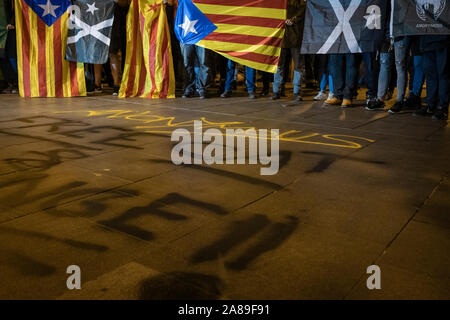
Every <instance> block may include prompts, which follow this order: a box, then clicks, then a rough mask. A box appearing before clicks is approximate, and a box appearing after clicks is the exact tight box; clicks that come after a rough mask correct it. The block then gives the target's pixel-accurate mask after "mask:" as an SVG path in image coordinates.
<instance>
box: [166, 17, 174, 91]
mask: <svg viewBox="0 0 450 320" xmlns="http://www.w3.org/2000/svg"><path fill="white" fill-rule="evenodd" d="M165 28H166V33H167V35H168V37H169V39H167V41H169V68H170V70H169V75H170V79H169V90H168V91H167V98H171V99H173V98H175V70H174V67H173V58H172V57H173V56H172V44H171V43H170V29H169V23H166V24H165Z"/></svg>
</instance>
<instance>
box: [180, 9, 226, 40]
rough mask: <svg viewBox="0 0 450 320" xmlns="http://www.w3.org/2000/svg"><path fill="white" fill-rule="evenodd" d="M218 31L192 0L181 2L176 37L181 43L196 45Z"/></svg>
mask: <svg viewBox="0 0 450 320" xmlns="http://www.w3.org/2000/svg"><path fill="white" fill-rule="evenodd" d="M216 29H217V26H216V25H214V23H212V22H211V20H209V19H208V17H206V16H205V15H204V14H203V13H202V12H201V11H200V9H199V8H197V6H196V5H195V4H193V3H192V1H191V0H181V1H179V4H178V9H177V16H176V17H175V35H176V36H177V38H178V40H180V42H181V43H186V44H195V43H197V42H199V41H200V40H202V39H203V38H205V37H206V36H207V35H208V34H210V33H211V32H213V31H214V30H216Z"/></svg>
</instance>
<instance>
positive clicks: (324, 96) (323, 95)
mask: <svg viewBox="0 0 450 320" xmlns="http://www.w3.org/2000/svg"><path fill="white" fill-rule="evenodd" d="M314 100H316V101H323V100H327V94H326V93H325V92H324V91H320V92H319V93H318V94H317V96H315V97H314Z"/></svg>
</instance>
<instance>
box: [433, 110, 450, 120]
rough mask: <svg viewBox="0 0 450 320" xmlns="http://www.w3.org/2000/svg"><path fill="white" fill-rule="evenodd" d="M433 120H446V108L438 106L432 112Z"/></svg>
mask: <svg viewBox="0 0 450 320" xmlns="http://www.w3.org/2000/svg"><path fill="white" fill-rule="evenodd" d="M432 119H433V120H447V119H448V108H443V107H438V108H437V109H436V111H435V112H434V114H433V118H432Z"/></svg>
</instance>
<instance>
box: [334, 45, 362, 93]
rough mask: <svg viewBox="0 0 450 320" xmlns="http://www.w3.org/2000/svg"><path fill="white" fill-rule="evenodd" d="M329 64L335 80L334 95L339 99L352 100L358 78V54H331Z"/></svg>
mask: <svg viewBox="0 0 450 320" xmlns="http://www.w3.org/2000/svg"><path fill="white" fill-rule="evenodd" d="M328 63H329V68H330V73H331V76H332V78H333V91H334V92H333V93H334V95H335V96H336V97H337V98H339V99H342V98H344V99H352V98H353V94H354V92H355V89H356V80H357V76H358V70H357V68H356V54H354V53H337V54H331V55H330V60H329V62H328Z"/></svg>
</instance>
